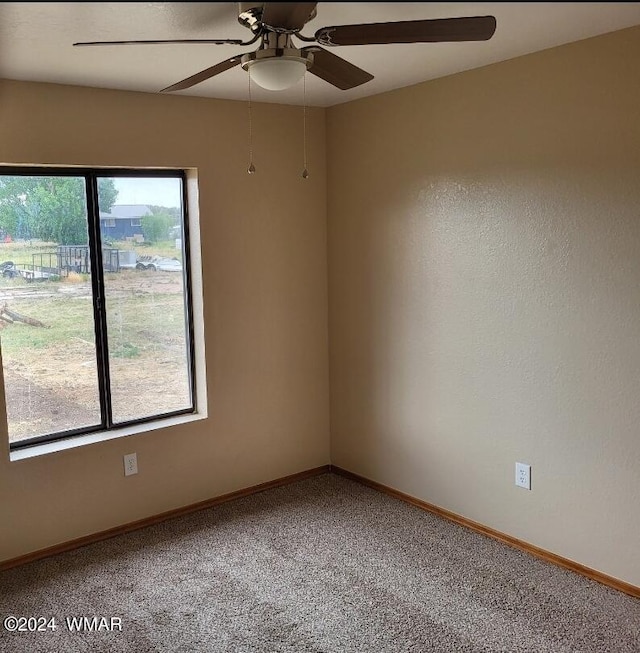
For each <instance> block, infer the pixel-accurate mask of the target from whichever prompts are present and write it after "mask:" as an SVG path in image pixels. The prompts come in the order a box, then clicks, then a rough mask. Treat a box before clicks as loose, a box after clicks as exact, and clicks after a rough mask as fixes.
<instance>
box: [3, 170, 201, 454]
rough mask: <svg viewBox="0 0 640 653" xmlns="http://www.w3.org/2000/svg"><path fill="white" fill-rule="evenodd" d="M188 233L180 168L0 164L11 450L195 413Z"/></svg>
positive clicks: (4, 338) (4, 332)
mask: <svg viewBox="0 0 640 653" xmlns="http://www.w3.org/2000/svg"><path fill="white" fill-rule="evenodd" d="M138 202H140V203H142V202H144V207H143V208H144V210H145V212H144V215H145V220H144V223H145V225H144V227H143V228H142V232H143V233H142V234H141V235H140V237H139V238H138V237H136V238H131V237H130V234H129V232H128V231H126V230H122V232H120V231H119V227H120V223H125V224H126V222H127V221H126V220H118V221H116V220H115V219H113V220H111V219H109V220H108V222H113V224H114V226H115V229H109V232H108V234H107V233H105V231H104V228H105V226H106V225H105V222H107V221H105V220H104V219H102V220H101V219H100V214H101V213H102V214H103V215H104V214H111V213H113V214H114V215H119V213H118V210H121V211H132V210H135V205H136V203H138ZM138 215H141V214H140V213H138ZM176 224H178V225H180V228H181V229H182V230H183V232H184V233H185V238H183V239H182V240H180V241H176V240H175V238H172V236H171V230H172V228H173V227H174V226H175V225H176ZM123 226H124V225H123ZM187 234H188V220H187V216H186V190H185V176H184V173H183V172H182V171H166V170H163V171H149V170H144V171H133V170H129V171H122V170H109V171H105V170H78V169H52V168H47V169H37V170H34V169H24V168H18V169H16V168H0V274H1V275H2V276H0V342H1V345H2V369H3V378H4V386H5V397H6V406H7V423H8V431H9V440H10V446H11V449H14V450H15V449H20V448H24V447H27V446H30V445H32V444H36V443H41V442H49V441H52V440H59V439H62V438H68V437H71V436H75V435H84V434H87V433H91V432H97V431H105V430H111V429H116V428H120V427H123V426H127V425H131V424H137V423H144V422H147V421H150V420H156V419H158V418H161V417H165V416H171V415H177V414H184V413H193V412H194V411H195V388H194V355H193V328H192V327H193V325H192V317H191V315H192V310H191V293H190V283H189V280H190V279H189V251H188V237H187Z"/></svg>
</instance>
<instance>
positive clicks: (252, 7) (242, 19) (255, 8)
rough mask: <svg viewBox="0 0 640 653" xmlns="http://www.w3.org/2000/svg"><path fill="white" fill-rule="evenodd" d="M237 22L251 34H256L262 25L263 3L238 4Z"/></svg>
mask: <svg viewBox="0 0 640 653" xmlns="http://www.w3.org/2000/svg"><path fill="white" fill-rule="evenodd" d="M238 5H239V10H240V13H239V14H238V22H239V23H240V25H242V26H244V27H248V28H249V29H250V30H251V31H252V32H258V31H259V30H260V27H261V25H262V23H261V22H260V21H261V20H262V12H263V10H264V3H263V2H239V3H238Z"/></svg>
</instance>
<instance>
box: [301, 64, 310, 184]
mask: <svg viewBox="0 0 640 653" xmlns="http://www.w3.org/2000/svg"><path fill="white" fill-rule="evenodd" d="M302 156H303V159H304V160H303V170H302V178H303V179H308V178H309V171H308V170H307V74H306V73H305V74H304V75H303V77H302Z"/></svg>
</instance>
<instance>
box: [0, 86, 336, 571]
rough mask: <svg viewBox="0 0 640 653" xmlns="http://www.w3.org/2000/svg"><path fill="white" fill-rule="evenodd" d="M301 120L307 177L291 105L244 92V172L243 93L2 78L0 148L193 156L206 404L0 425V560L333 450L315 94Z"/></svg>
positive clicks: (58, 160) (113, 156) (321, 458)
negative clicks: (99, 420)
mask: <svg viewBox="0 0 640 653" xmlns="http://www.w3.org/2000/svg"><path fill="white" fill-rule="evenodd" d="M308 126H309V146H308V153H309V170H310V173H311V177H310V178H309V179H308V180H306V181H304V180H302V179H301V176H300V174H301V171H302V114H301V109H300V108H299V107H290V106H277V105H266V104H263V105H256V106H255V107H254V117H253V131H254V161H255V165H256V167H257V174H256V175H254V176H251V177H250V176H249V175H248V174H247V172H246V167H247V112H246V104H245V103H241V102H225V101H214V100H205V99H195V98H187V97H178V96H160V95H153V94H142V93H125V92H117V91H105V90H95V89H87V88H74V87H65V86H56V85H45V84H30V83H22V82H9V81H6V82H2V83H1V84H0V143H1V145H0V161H2V162H5V163H39V164H72V165H95V166H105V165H109V166H171V167H177V168H196V169H197V172H198V176H199V181H200V184H199V197H200V231H201V238H202V255H203V263H202V268H203V288H204V291H203V299H204V323H205V337H206V358H207V360H206V364H207V374H208V379H207V385H208V414H209V417H208V419H206V420H202V421H199V422H194V423H191V424H188V425H182V426H176V427H172V428H166V429H163V430H159V431H153V432H150V433H148V434H144V435H136V436H131V437H128V438H121V439H117V440H112V441H109V442H104V443H100V444H93V445H90V446H86V447H81V448H76V449H72V450H68V451H63V452H60V453H55V454H50V455H46V456H41V457H37V458H31V459H28V460H22V461H18V462H9V459H8V447H7V441H6V437H3V438H0V529H1V532H0V560H2V559H9V558H12V557H15V556H19V555H22V554H26V553H28V552H30V551H34V550H37V549H40V548H43V547H47V546H51V545H54V544H57V543H59V542H64V541H67V540H70V539H73V538H77V537H80V536H83V535H86V534H89V533H93V532H96V531H100V530H104V529H107V528H111V527H114V526H117V525H120V524H124V523H127V522H130V521H133V520H137V519H141V518H144V517H147V516H150V515H153V514H156V513H159V512H162V511H166V510H170V509H172V508H176V507H179V506H183V505H187V504H190V503H194V502H197V501H201V500H205V499H207V498H210V497H214V496H218V495H220V494H223V493H226V492H230V491H233V490H236V489H240V488H244V487H248V486H251V485H255V484H258V483H261V482H264V481H268V480H272V479H274V478H278V477H281V476H285V475H288V474H293V473H295V472H299V471H302V470H305V469H309V468H313V467H316V466H319V465H324V464H327V463H328V462H329V409H328V354H327V270H326V178H325V167H326V165H325V164H326V161H325V125H324V110H320V109H317V110H316V109H313V110H311V111H310V112H309V116H308ZM0 409H1V407H0ZM2 412H4V411H2ZM131 451H136V452H137V454H138V463H139V468H140V473H139V474H138V475H137V476H133V477H128V478H125V477H124V475H123V467H122V456H123V454H125V453H129V452H131Z"/></svg>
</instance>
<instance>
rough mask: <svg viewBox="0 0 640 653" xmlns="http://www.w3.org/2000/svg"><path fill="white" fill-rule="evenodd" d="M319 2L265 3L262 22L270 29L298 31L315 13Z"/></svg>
mask: <svg viewBox="0 0 640 653" xmlns="http://www.w3.org/2000/svg"><path fill="white" fill-rule="evenodd" d="M317 4H318V3H317V2H265V3H264V9H263V11H262V18H261V20H260V22H262V23H264V24H265V25H267V26H269V27H275V28H282V29H286V30H292V31H297V30H300V29H302V28H303V27H304V26H305V25H306V23H307V22H308V21H309V19H310V17H311V14H312V13H313V12H314V10H315V8H316V5H317Z"/></svg>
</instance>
